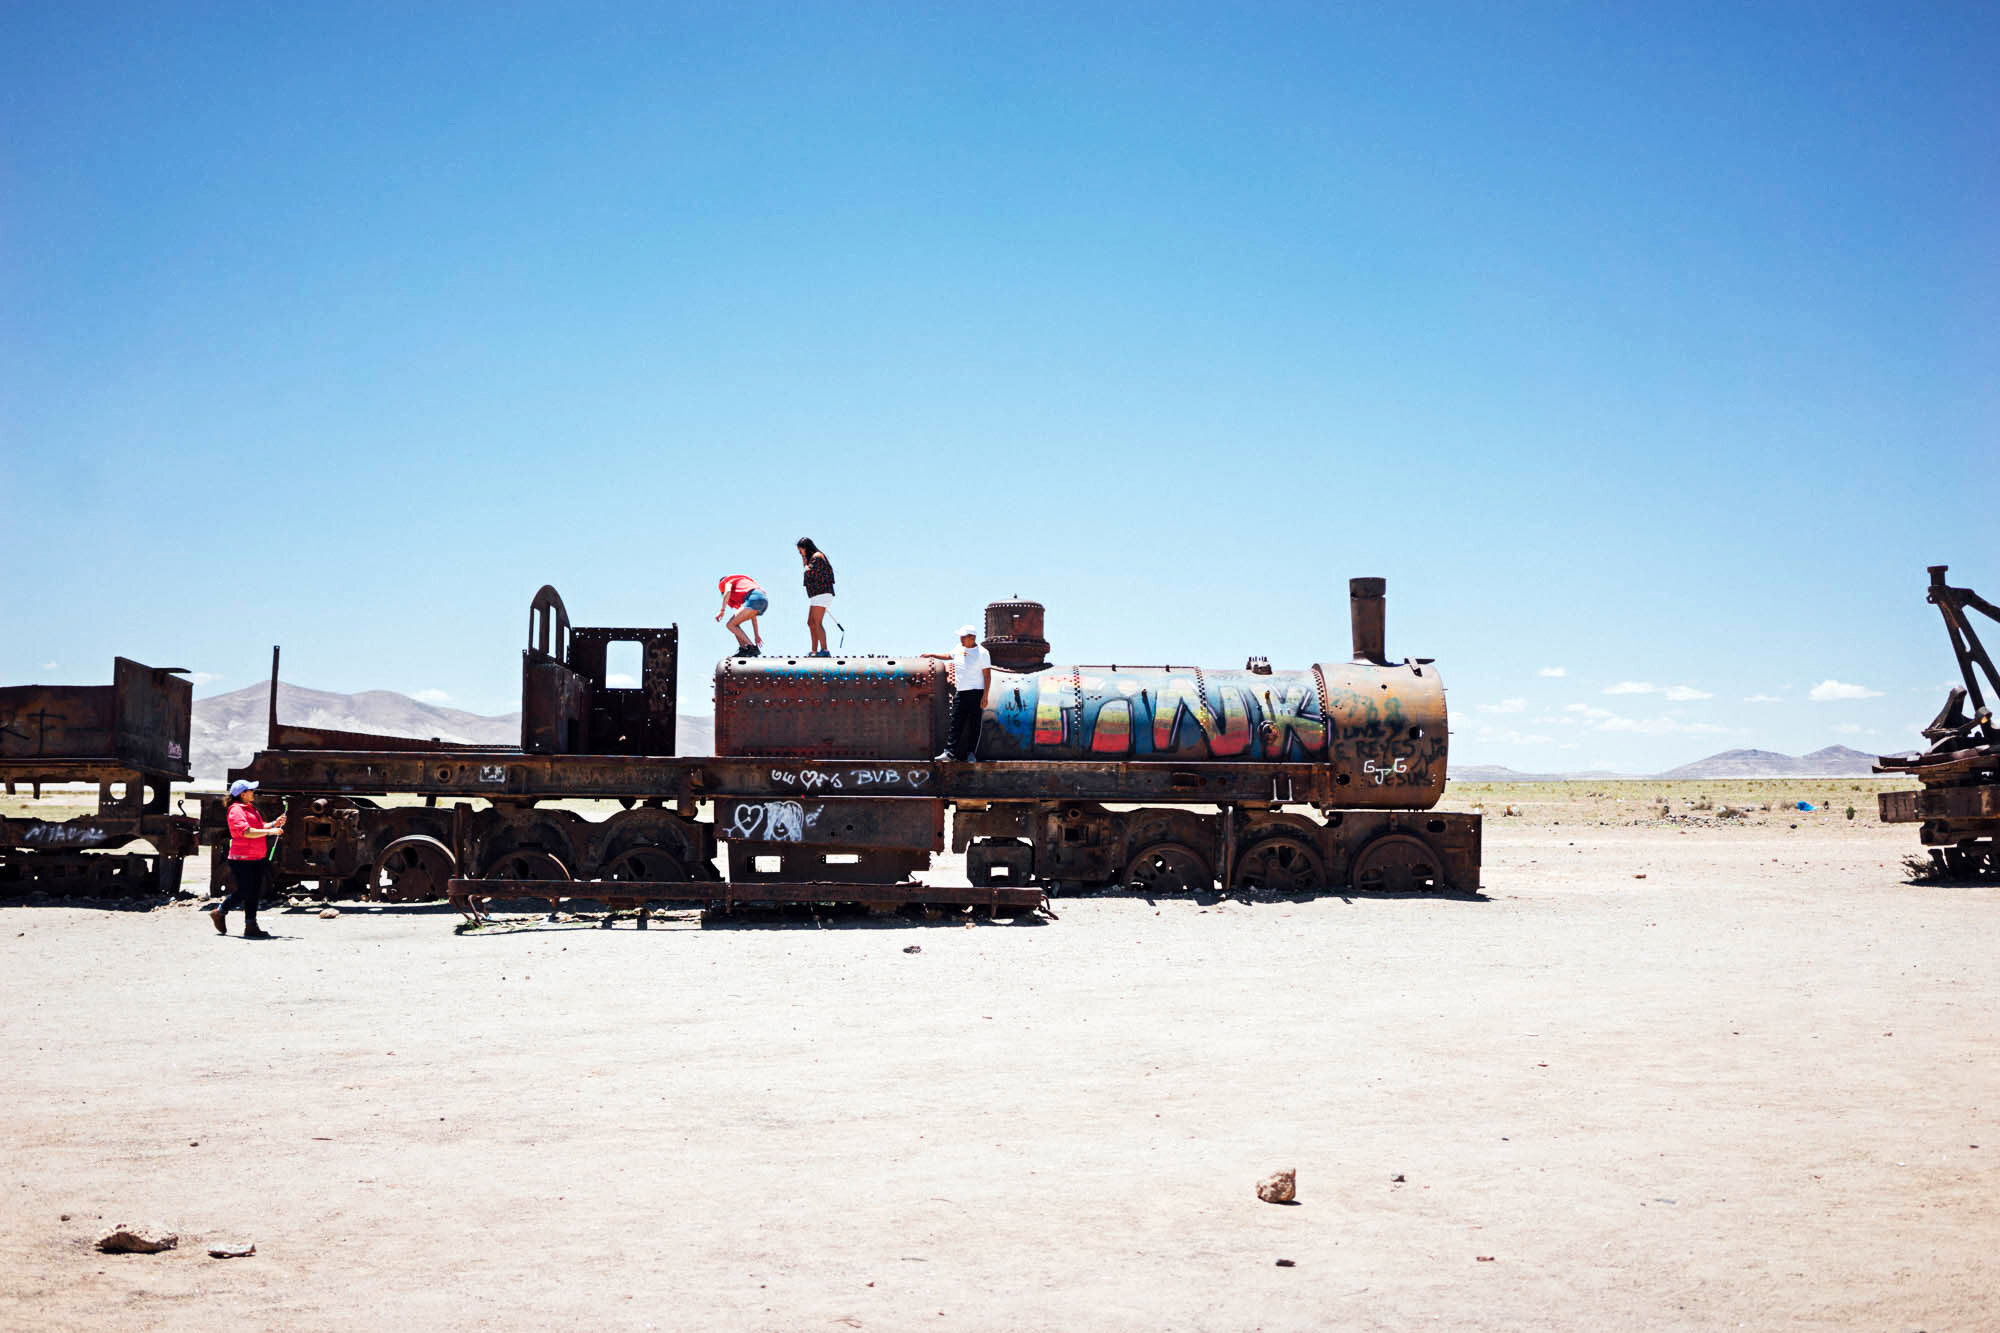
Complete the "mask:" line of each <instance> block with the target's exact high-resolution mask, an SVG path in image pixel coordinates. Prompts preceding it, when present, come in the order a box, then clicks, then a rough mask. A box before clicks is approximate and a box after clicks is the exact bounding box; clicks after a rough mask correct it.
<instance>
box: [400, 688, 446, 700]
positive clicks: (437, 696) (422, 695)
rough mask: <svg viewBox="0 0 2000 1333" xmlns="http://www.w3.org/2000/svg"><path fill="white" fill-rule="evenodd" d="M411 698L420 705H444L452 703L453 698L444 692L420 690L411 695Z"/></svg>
mask: <svg viewBox="0 0 2000 1333" xmlns="http://www.w3.org/2000/svg"><path fill="white" fill-rule="evenodd" d="M410 697H411V698H412V699H415V700H416V701H417V702H419V703H426V704H443V703H450V702H451V696H450V695H449V694H446V693H445V692H444V691H443V690H437V689H431V690H418V691H417V692H416V693H415V694H413V695H411V696H410Z"/></svg>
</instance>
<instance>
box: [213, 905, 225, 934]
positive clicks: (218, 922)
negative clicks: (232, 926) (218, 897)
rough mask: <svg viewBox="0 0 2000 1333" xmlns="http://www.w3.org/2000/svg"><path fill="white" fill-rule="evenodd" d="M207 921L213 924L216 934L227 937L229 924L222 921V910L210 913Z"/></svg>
mask: <svg viewBox="0 0 2000 1333" xmlns="http://www.w3.org/2000/svg"><path fill="white" fill-rule="evenodd" d="M208 919H209V920H210V921H213V922H214V923H215V933H216V934H218V935H227V934H228V933H229V923H228V922H226V921H224V920H223V919H222V909H221V908H220V907H218V908H216V909H215V910H214V911H213V912H210V913H209V914H208Z"/></svg>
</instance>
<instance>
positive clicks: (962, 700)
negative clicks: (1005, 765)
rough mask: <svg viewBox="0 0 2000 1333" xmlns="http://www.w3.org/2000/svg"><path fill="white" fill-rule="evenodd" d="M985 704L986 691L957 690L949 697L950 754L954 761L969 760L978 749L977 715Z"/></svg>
mask: <svg viewBox="0 0 2000 1333" xmlns="http://www.w3.org/2000/svg"><path fill="white" fill-rule="evenodd" d="M985 703H986V691H985V690H983V689H978V690H959V691H958V692H957V693H955V694H953V695H952V696H951V753H952V757H953V758H956V759H970V758H972V757H973V751H975V750H977V749H978V748H979V714H980V711H981V710H982V708H983V707H984V705H985Z"/></svg>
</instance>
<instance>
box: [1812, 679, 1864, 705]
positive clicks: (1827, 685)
mask: <svg viewBox="0 0 2000 1333" xmlns="http://www.w3.org/2000/svg"><path fill="white" fill-rule="evenodd" d="M1881 697H1882V691H1880V690H1871V689H1869V688H1868V687H1867V686H1866V685H1849V684H1847V683H1846V682H1845V681H1839V680H1823V681H1821V682H1820V683H1819V684H1817V685H1815V686H1813V687H1812V689H1810V690H1808V691H1806V698H1808V699H1811V700H1812V701H1813V702H1814V703H1816V704H1823V703H1831V702H1833V701H1834V700H1836V699H1879V698H1881Z"/></svg>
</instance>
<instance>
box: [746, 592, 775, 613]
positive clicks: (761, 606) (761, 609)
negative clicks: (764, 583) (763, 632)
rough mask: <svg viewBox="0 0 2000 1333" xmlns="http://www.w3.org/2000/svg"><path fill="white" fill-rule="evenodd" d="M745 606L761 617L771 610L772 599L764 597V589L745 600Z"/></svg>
mask: <svg viewBox="0 0 2000 1333" xmlns="http://www.w3.org/2000/svg"><path fill="white" fill-rule="evenodd" d="M743 605H744V606H745V607H747V608H749V609H750V610H751V611H754V612H756V613H757V614H758V615H760V616H761V615H763V614H764V613H765V612H766V611H769V610H770V609H771V599H770V598H768V597H766V596H765V595H764V590H763V589H762V588H759V589H757V591H755V592H753V593H751V594H750V595H749V596H748V597H745V598H744V599H743Z"/></svg>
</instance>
